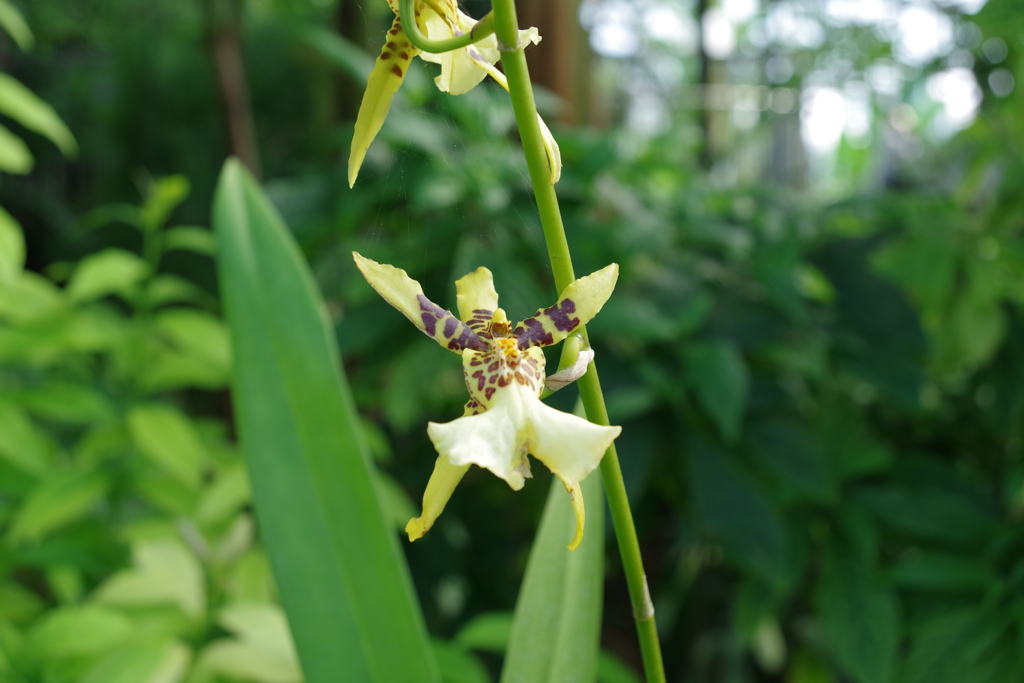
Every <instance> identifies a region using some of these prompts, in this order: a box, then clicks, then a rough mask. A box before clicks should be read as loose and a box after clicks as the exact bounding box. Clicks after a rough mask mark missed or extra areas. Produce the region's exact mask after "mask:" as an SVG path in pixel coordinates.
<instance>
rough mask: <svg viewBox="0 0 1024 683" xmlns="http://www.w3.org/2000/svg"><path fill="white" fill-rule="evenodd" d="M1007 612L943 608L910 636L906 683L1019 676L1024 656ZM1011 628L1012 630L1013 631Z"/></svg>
mask: <svg viewBox="0 0 1024 683" xmlns="http://www.w3.org/2000/svg"><path fill="white" fill-rule="evenodd" d="M1011 618H1012V617H1011V616H1010V615H1009V614H1008V613H1007V612H1003V613H999V612H993V611H992V610H985V609H984V608H981V607H978V606H973V605H972V606H963V607H956V608H953V609H947V610H942V611H941V612H940V613H937V614H934V615H932V616H930V617H929V618H928V619H926V620H925V621H923V622H922V623H921V624H919V625H918V626H917V627H916V628H915V629H914V631H913V632H912V634H911V641H910V650H909V652H908V653H907V657H906V663H905V665H904V669H903V672H902V673H903V676H902V679H901V682H902V681H905V683H961V682H962V681H970V682H971V683H1002V682H1003V681H1012V680H1015V679H1016V678H1018V677H1019V675H1020V671H1021V666H1024V652H1022V651H1021V649H1020V643H1019V641H1018V642H1014V638H1013V637H1012V627H1010V624H1008V623H1007V622H1008V621H1009V619H1011ZM1008 627H1010V628H1008Z"/></svg>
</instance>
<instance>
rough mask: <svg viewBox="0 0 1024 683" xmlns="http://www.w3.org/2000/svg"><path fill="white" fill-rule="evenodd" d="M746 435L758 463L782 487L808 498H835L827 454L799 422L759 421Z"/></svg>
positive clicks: (822, 500)
mask: <svg viewBox="0 0 1024 683" xmlns="http://www.w3.org/2000/svg"><path fill="white" fill-rule="evenodd" d="M743 437H744V441H745V442H746V443H747V444H748V448H749V450H750V452H751V453H752V454H753V455H754V457H755V458H756V460H757V463H758V464H759V465H760V466H761V467H762V468H764V469H765V470H767V471H769V472H771V473H772V474H773V475H774V477H775V479H776V481H777V482H778V484H779V487H780V488H782V489H783V490H785V491H788V492H795V493H796V494H798V495H799V496H801V497H803V498H806V499H809V500H815V501H821V502H831V501H834V500H835V499H836V497H837V495H838V491H837V490H836V484H835V481H834V480H833V478H832V476H831V475H832V473H831V472H830V471H829V468H828V466H827V465H828V463H827V461H826V459H825V455H824V453H823V451H822V449H821V447H820V446H819V445H818V444H817V443H815V442H814V440H813V439H812V438H811V435H810V434H808V433H807V432H806V431H805V430H804V429H803V427H802V426H801V425H800V423H798V422H796V421H795V420H785V419H765V420H756V421H754V422H752V423H751V424H750V425H749V426H748V427H747V430H746V431H745V433H744V435H743Z"/></svg>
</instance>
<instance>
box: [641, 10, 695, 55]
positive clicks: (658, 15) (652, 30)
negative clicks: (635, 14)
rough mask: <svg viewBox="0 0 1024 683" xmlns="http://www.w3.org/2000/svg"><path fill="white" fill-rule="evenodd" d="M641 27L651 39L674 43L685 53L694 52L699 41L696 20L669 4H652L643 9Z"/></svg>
mask: <svg viewBox="0 0 1024 683" xmlns="http://www.w3.org/2000/svg"><path fill="white" fill-rule="evenodd" d="M643 27H644V31H646V32H647V35H648V36H649V37H650V38H651V39H652V40H657V41H661V42H663V43H668V44H669V45H674V46H676V47H678V48H680V50H682V51H683V52H685V53H687V54H689V53H693V52H695V51H696V49H697V43H698V41H700V32H699V31H698V30H697V24H696V22H694V20H693V19H692V18H691V17H690V16H689V15H688V14H680V12H679V10H678V9H677V8H676V7H674V6H670V5H654V6H653V7H649V8H648V9H647V10H645V11H644V14H643Z"/></svg>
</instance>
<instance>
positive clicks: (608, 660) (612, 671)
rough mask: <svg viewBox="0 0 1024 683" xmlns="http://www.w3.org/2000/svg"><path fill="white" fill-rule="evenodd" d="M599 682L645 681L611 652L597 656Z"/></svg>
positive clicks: (623, 682)
mask: <svg viewBox="0 0 1024 683" xmlns="http://www.w3.org/2000/svg"><path fill="white" fill-rule="evenodd" d="M597 683H643V680H642V679H641V678H640V675H639V674H638V673H636V672H635V671H633V669H631V668H629V667H628V666H626V665H625V664H624V663H623V662H622V660H621V659H619V658H618V657H616V656H615V655H613V654H611V653H610V652H606V651H603V650H602V651H601V654H599V655H598V657H597Z"/></svg>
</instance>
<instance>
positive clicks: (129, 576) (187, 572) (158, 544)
mask: <svg viewBox="0 0 1024 683" xmlns="http://www.w3.org/2000/svg"><path fill="white" fill-rule="evenodd" d="M132 565H133V567H132V568H131V569H125V570H122V571H120V572H117V573H116V574H114V575H112V576H111V577H110V578H108V579H107V580H106V581H105V582H104V583H103V584H102V585H100V587H99V588H97V589H96V592H95V593H94V594H93V598H92V599H93V600H94V601H95V602H96V603H97V604H101V605H112V606H117V607H135V606H140V605H160V604H171V605H176V606H177V607H179V608H181V611H182V612H183V613H184V614H186V615H187V616H189V617H192V618H199V617H201V616H202V615H203V614H204V613H205V608H206V577H205V575H204V572H203V567H202V565H201V564H200V563H199V560H198V559H197V558H196V556H195V554H194V553H192V552H191V551H190V550H189V549H188V548H186V547H185V546H184V545H183V544H182V543H181V542H180V541H177V540H173V539H166V538H163V539H153V540H148V541H139V542H136V543H134V544H133V545H132Z"/></svg>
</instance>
